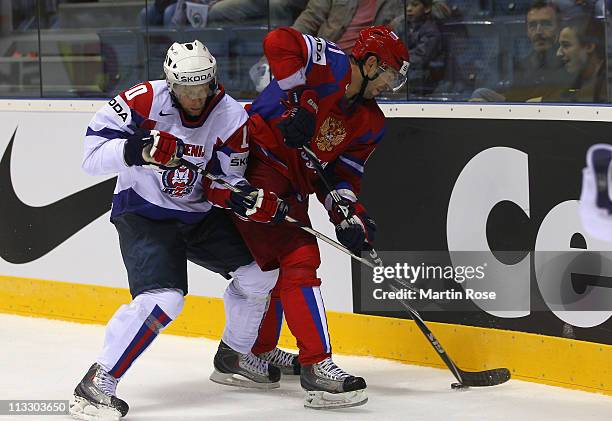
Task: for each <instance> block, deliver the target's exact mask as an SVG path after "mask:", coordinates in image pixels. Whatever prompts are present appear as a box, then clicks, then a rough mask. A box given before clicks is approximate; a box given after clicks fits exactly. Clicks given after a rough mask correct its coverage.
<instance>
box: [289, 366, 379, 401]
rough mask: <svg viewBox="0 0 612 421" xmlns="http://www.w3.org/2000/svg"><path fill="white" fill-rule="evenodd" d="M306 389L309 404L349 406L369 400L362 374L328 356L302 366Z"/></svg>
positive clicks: (303, 384) (302, 381)
mask: <svg viewBox="0 0 612 421" xmlns="http://www.w3.org/2000/svg"><path fill="white" fill-rule="evenodd" d="M300 383H301V384H302V388H304V389H305V390H306V401H305V402H304V406H305V407H307V408H314V409H322V408H348V407H350V406H359V405H363V404H365V403H366V402H367V401H368V397H367V395H366V391H365V389H366V387H367V386H366V382H365V380H364V379H363V377H355V376H351V375H350V374H348V373H347V372H345V371H344V370H342V369H341V368H340V367H338V366H337V365H336V364H335V363H334V362H333V361H332V359H331V357H328V358H326V359H324V360H323V361H321V362H319V363H316V364H312V365H304V366H302V374H301V376H300Z"/></svg>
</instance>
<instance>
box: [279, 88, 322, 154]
mask: <svg viewBox="0 0 612 421" xmlns="http://www.w3.org/2000/svg"><path fill="white" fill-rule="evenodd" d="M287 95H288V97H289V100H288V101H287V103H286V105H287V110H286V111H285V112H284V113H283V115H282V117H281V121H279V122H278V125H277V127H278V129H279V130H280V131H281V133H282V134H283V136H284V137H285V144H286V145H287V146H289V147H290V148H300V147H302V146H304V145H307V144H308V143H309V142H310V139H312V136H313V135H314V131H315V128H316V125H317V112H318V111H319V106H318V103H319V95H318V94H317V92H316V91H314V90H312V89H308V88H306V87H304V86H301V87H298V88H295V89H293V90H292V91H289V92H288V94H287Z"/></svg>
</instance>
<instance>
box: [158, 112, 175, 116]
mask: <svg viewBox="0 0 612 421" xmlns="http://www.w3.org/2000/svg"><path fill="white" fill-rule="evenodd" d="M159 115H160V116H162V117H165V116H167V115H172V113H169V114H166V113H165V112H163V111H160V112H159Z"/></svg>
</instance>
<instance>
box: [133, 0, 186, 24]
mask: <svg viewBox="0 0 612 421" xmlns="http://www.w3.org/2000/svg"><path fill="white" fill-rule="evenodd" d="M176 2H177V0H155V2H151V1H149V2H148V5H147V6H146V7H144V8H143V9H142V10H141V11H140V14H139V16H138V18H139V20H140V26H147V25H150V26H161V25H163V26H170V25H171V22H172V17H173V16H174V12H175V10H176Z"/></svg>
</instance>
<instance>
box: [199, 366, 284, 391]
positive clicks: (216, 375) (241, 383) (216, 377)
mask: <svg viewBox="0 0 612 421" xmlns="http://www.w3.org/2000/svg"><path fill="white" fill-rule="evenodd" d="M210 380H211V381H213V382H215V383H219V384H225V385H227V386H236V387H247V388H249V389H276V388H278V387H280V384H279V382H271V383H258V382H256V381H253V380H251V379H248V378H246V377H244V376H242V375H240V374H234V373H221V372H220V371H217V370H216V369H215V371H213V372H212V374H211V375H210Z"/></svg>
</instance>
